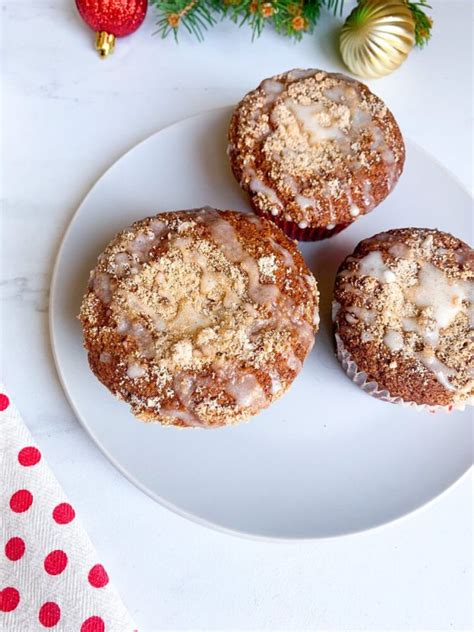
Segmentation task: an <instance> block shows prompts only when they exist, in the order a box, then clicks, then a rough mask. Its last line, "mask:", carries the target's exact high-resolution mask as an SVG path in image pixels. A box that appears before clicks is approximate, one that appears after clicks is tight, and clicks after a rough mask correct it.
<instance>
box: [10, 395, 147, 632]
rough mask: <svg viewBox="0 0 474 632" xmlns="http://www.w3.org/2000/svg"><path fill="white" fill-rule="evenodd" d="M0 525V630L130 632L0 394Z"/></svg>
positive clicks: (55, 486) (69, 511)
mask: <svg viewBox="0 0 474 632" xmlns="http://www.w3.org/2000/svg"><path fill="white" fill-rule="evenodd" d="M1 390H3V389H1ZM0 526H1V536H2V537H1V549H2V550H1V551H0V630H5V631H7V632H32V631H36V630H45V629H51V630H54V631H55V632H133V631H134V630H135V628H136V626H135V624H134V622H133V621H132V619H131V617H130V615H129V614H128V612H127V611H126V609H125V607H124V605H123V603H122V601H121V600H120V597H119V595H118V594H117V592H116V591H115V589H114V588H113V587H112V586H111V584H110V582H109V577H108V575H107V571H106V570H105V568H104V567H103V566H102V564H101V563H100V558H99V557H98V556H97V553H96V551H95V549H94V548H93V546H92V544H91V542H90V540H89V538H88V537H87V535H86V533H85V531H84V530H83V528H82V527H81V525H80V524H79V522H78V519H77V517H76V513H75V511H74V508H73V507H72V506H71V505H70V504H69V503H68V502H67V499H66V498H65V494H64V492H63V490H62V489H61V487H60V485H59V483H58V481H57V480H56V478H55V477H54V476H53V474H52V472H51V470H50V469H49V467H48V466H47V464H46V463H45V460H44V458H43V456H42V454H41V451H40V450H39V448H38V447H37V446H35V444H34V442H33V440H32V437H31V435H30V433H29V432H28V430H27V428H26V426H25V424H24V423H23V421H22V419H21V418H20V416H19V414H18V412H17V411H16V410H15V408H14V407H13V406H12V404H11V403H10V401H9V399H8V397H7V395H5V394H4V393H3V392H0Z"/></svg>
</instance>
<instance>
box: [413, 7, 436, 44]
mask: <svg viewBox="0 0 474 632" xmlns="http://www.w3.org/2000/svg"><path fill="white" fill-rule="evenodd" d="M407 4H408V8H409V9H410V11H411V12H412V14H413V18H414V20H415V45H416V46H418V47H419V48H423V46H425V44H427V43H428V40H429V39H430V37H431V28H432V26H433V20H432V19H431V18H430V17H429V16H427V15H426V13H425V12H424V11H423V9H431V8H432V7H431V6H430V5H429V4H428V3H427V2H426V0H419V1H418V2H407Z"/></svg>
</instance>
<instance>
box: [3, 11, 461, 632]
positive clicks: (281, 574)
mask: <svg viewBox="0 0 474 632" xmlns="http://www.w3.org/2000/svg"><path fill="white" fill-rule="evenodd" d="M432 4H433V5H434V12H433V14H434V17H435V20H436V28H435V32H434V37H433V40H432V43H431V44H430V45H429V46H428V48H427V49H426V50H425V51H423V52H422V53H420V52H414V53H413V54H412V55H411V57H410V59H409V60H408V62H407V63H406V64H405V65H404V66H403V67H402V68H401V69H400V70H399V71H398V72H396V73H395V74H393V75H392V76H389V77H387V78H384V79H382V80H378V81H376V82H375V81H373V82H371V85H372V87H373V88H374V90H375V91H376V92H377V93H378V94H380V96H382V97H383V98H384V99H385V100H386V101H387V103H388V104H389V105H390V107H391V109H392V110H393V112H394V113H395V115H396V116H397V118H398V120H399V122H400V125H401V127H402V129H403V130H404V132H405V134H406V135H407V136H410V137H411V138H413V139H414V140H416V141H418V142H419V143H420V144H421V145H422V146H423V147H425V148H426V149H427V150H428V151H430V152H431V153H432V154H433V155H435V156H436V157H437V158H438V159H439V160H440V161H441V162H443V163H444V164H445V165H446V166H447V167H448V168H449V169H451V170H452V171H453V172H454V173H456V174H457V176H458V178H459V179H460V180H461V181H462V182H463V183H464V184H465V185H466V186H468V187H472V161H471V136H472V101H471V98H472V97H471V88H472V84H471V83H470V78H471V77H472V60H471V57H470V43H471V40H472V31H471V25H472V10H471V3H470V1H469V0H463V1H460V2H453V1H447V0H446V1H444V2H443V1H434V0H433V2H432ZM1 19H2V27H3V35H4V36H3V38H2V62H3V63H2V65H3V68H2V70H3V123H4V124H3V137H2V166H1V171H2V173H1V175H2V204H3V208H2V253H1V255H2V260H1V276H0V298H1V309H2V321H1V325H2V356H3V358H2V360H3V361H2V372H3V375H4V379H5V381H6V383H7V385H8V387H9V391H10V393H11V394H12V395H13V396H14V398H15V400H16V403H17V405H18V406H19V408H20V409H21V411H22V413H23V415H24V418H25V420H26V422H27V424H28V426H29V427H30V429H31V431H32V432H33V434H34V435H35V437H36V439H37V440H38V442H39V443H40V445H41V446H42V448H43V451H44V453H45V455H46V456H47V457H48V459H49V461H50V464H51V466H52V467H53V469H54V471H55V473H56V475H57V476H58V478H59V480H60V481H61V483H62V484H63V486H64V488H65V490H66V492H67V493H68V495H69V496H70V499H71V501H72V502H73V503H74V504H75V505H76V507H77V509H78V512H79V515H80V517H81V519H82V521H83V523H84V525H85V527H86V529H87V530H88V531H89V534H90V536H91V538H92V540H93V541H94V543H95V544H96V546H97V548H98V550H99V551H100V555H101V557H102V560H103V562H104V564H105V565H106V567H107V568H108V569H109V571H110V574H111V576H112V577H113V579H114V580H115V582H116V584H117V586H118V588H119V590H120V592H121V594H122V596H123V599H124V601H125V603H126V604H127V605H128V607H129V609H130V611H131V612H132V614H133V615H134V616H135V618H136V621H137V624H138V625H139V628H140V630H142V631H145V630H178V629H193V630H196V629H203V630H217V629H219V630H230V629H242V630H248V629H272V630H275V629H285V630H290V629H291V630H294V629H303V628H305V629H314V630H323V629H330V630H341V629H364V630H395V629H400V630H421V629H423V630H426V629H437V630H465V629H470V627H471V626H472V623H473V621H472V607H471V603H470V595H471V590H472V564H471V558H472V555H471V554H472V535H473V518H472V477H469V476H466V477H464V479H463V480H461V481H460V482H459V483H458V484H457V485H455V486H454V487H453V488H452V489H451V490H449V492H448V493H446V494H445V495H444V496H443V497H442V498H441V499H439V500H438V501H437V502H435V503H433V504H431V505H430V506H428V507H427V508H425V509H423V510H422V511H420V512H418V513H416V514H414V515H411V516H409V517H408V518H407V519H405V520H402V521H400V522H397V523H395V524H392V525H389V526H386V527H384V528H381V529H379V530H376V531H374V532H369V533H365V534H362V535H357V536H352V537H346V538H342V539H337V540H332V541H320V542H314V543H304V544H298V543H294V544H265V543H259V542H253V541H247V540H241V539H238V538H234V537H230V536H227V535H223V534H221V533H217V532H213V531H209V530H207V529H205V528H203V527H200V526H196V525H194V524H192V523H190V522H187V521H186V520H184V519H182V518H179V517H177V516H175V515H173V514H172V513H170V512H168V511H167V510H165V509H163V508H161V507H160V506H159V505H157V504H155V503H154V502H153V501H152V500H150V499H149V498H147V497H146V496H144V495H143V494H142V493H141V492H139V491H138V490H136V489H135V488H134V487H133V486H132V485H131V484H130V483H128V482H127V481H126V480H125V479H124V478H123V477H122V476H121V475H120V474H119V473H118V472H116V471H115V469H114V468H113V467H112V466H111V465H110V464H109V463H108V462H107V461H106V460H105V458H104V457H103V456H102V454H100V453H99V451H98V450H97V449H96V448H95V446H94V445H93V444H92V442H91V441H90V440H89V439H88V437H87V436H86V435H85V433H84V432H83V430H82V429H81V427H80V426H79V425H78V423H77V422H76V420H75V418H74V416H73V414H72V412H71V410H70V408H69V406H68V404H67V402H66V400H65V398H64V395H63V393H62V391H61V388H60V386H59V384H58V380H57V377H56V373H55V369H54V366H53V363H52V360H51V352H50V347H49V336H48V329H47V300H48V285H49V279H50V272H51V267H52V263H53V261H54V258H55V255H56V251H57V248H58V245H59V243H60V240H61V236H62V234H63V231H64V229H65V228H66V226H67V224H68V222H69V220H70V218H71V216H72V214H73V212H74V210H75V208H76V207H77V205H78V203H79V202H80V200H81V199H82V197H83V196H84V194H85V193H86V192H87V190H88V189H89V187H90V186H91V185H92V183H93V182H94V181H95V180H96V178H97V177H98V176H99V175H100V174H101V173H102V172H103V170H104V169H105V168H106V167H107V166H108V165H110V164H111V162H113V161H114V160H115V159H116V158H118V157H119V156H120V155H121V154H122V153H123V152H124V151H125V150H127V149H128V148H129V147H130V146H132V145H133V144H135V143H136V142H137V141H139V140H141V139H142V138H144V137H146V136H147V135H148V134H150V133H151V132H154V131H155V130H156V129H158V128H160V127H161V126H163V125H165V124H167V123H169V122H171V121H174V120H176V119H179V118H181V117H184V116H187V115H189V114H193V113H195V112H198V111H200V110H204V109H208V108H213V107H218V106H221V105H227V104H231V103H234V102H235V101H236V100H237V99H238V98H239V97H240V96H241V95H242V94H243V93H244V92H245V91H247V90H248V89H250V88H252V87H253V86H254V85H255V84H256V83H257V82H258V81H259V80H260V79H261V78H262V77H265V76H267V75H270V74H272V73H276V72H277V71H281V70H283V69H286V68H290V67H294V66H302V67H306V66H319V67H324V68H327V69H336V70H341V65H340V62H339V59H338V57H337V55H336V52H335V44H334V42H335V38H334V36H335V32H336V30H337V28H338V21H337V20H334V19H325V20H323V21H322V23H321V26H320V27H319V29H318V31H317V34H316V36H315V37H307V38H306V39H305V40H304V42H303V43H301V44H299V45H293V44H292V43H290V42H288V41H286V40H285V39H283V38H279V37H277V36H275V35H274V34H272V33H267V34H265V35H264V37H262V38H261V39H260V40H259V41H257V42H256V43H255V44H253V45H250V43H249V41H248V35H249V34H248V32H246V31H245V30H242V31H240V32H239V31H238V30H237V28H236V27H235V26H233V25H232V24H229V23H224V24H222V25H220V26H219V27H218V28H216V29H215V30H214V31H213V32H212V33H210V34H208V37H207V42H206V43H205V44H197V43H195V42H193V41H190V40H188V39H187V38H186V37H183V38H182V41H181V43H180V44H179V46H176V45H175V44H174V43H173V41H172V39H169V40H166V41H161V40H160V39H159V38H158V37H152V35H151V34H152V32H153V30H154V15H153V11H150V12H149V16H148V18H147V21H146V24H145V25H144V26H143V27H142V29H141V30H140V31H139V32H138V33H136V34H135V35H134V36H132V37H131V38H129V39H128V40H126V41H125V40H123V41H120V42H119V45H118V49H117V51H116V54H114V56H113V57H112V58H110V59H108V60H107V61H105V62H104V61H100V60H99V59H98V58H97V57H96V55H95V53H94V52H93V51H92V49H91V33H90V32H89V31H88V30H87V28H85V27H84V26H83V24H82V23H81V21H80V19H79V18H78V16H77V14H76V10H75V7H74V3H73V2H72V0H15V1H14V2H6V1H4V2H2V18H1ZM176 186H183V183H181V182H180V181H179V173H177V174H176ZM425 186H429V183H426V182H420V188H423V187H425ZM446 212H447V213H449V212H451V210H450V209H446Z"/></svg>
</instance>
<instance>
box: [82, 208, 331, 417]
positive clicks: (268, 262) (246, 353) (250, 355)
mask: <svg viewBox="0 0 474 632" xmlns="http://www.w3.org/2000/svg"><path fill="white" fill-rule="evenodd" d="M79 318H80V320H81V321H82V325H83V330H84V346H85V348H86V349H87V352H88V356H89V363H90V366H91V369H92V371H93V372H94V373H95V375H96V376H97V377H98V378H99V380H100V381H101V382H102V383H103V384H104V385H105V386H106V387H107V388H108V389H109V390H110V391H111V392H112V393H114V394H115V395H116V396H117V397H118V398H119V399H122V400H124V401H126V402H128V403H129V404H130V406H131V409H132V412H133V414H134V415H135V416H136V417H138V418H139V419H142V420H143V421H150V422H160V423H162V424H168V425H174V426H184V427H185V426H201V427H216V426H224V425H229V424H235V423H237V422H239V421H241V420H243V419H247V418H248V417H250V416H251V415H255V414H256V413H258V412H259V411H260V410H262V409H263V408H265V407H267V406H268V405H269V404H271V402H272V401H273V400H275V399H276V398H278V397H280V396H281V395H283V393H284V392H285V391H286V390H287V389H288V387H289V386H290V384H291V383H292V381H293V380H294V378H295V377H296V375H297V374H298V372H299V371H300V369H301V366H302V363H303V361H304V360H305V358H306V356H307V355H308V353H309V351H310V349H311V347H312V346H313V343H314V335H315V332H316V330H317V327H318V322H319V318H318V292H317V287H316V281H315V279H314V277H313V276H312V274H311V273H310V271H309V270H308V268H307V267H306V264H305V262H304V260H303V258H302V256H301V254H300V253H299V251H298V249H297V248H296V246H295V244H294V243H293V242H292V241H291V240H290V239H288V237H286V235H285V234H284V233H283V231H281V230H280V229H279V228H277V227H276V226H275V225H274V224H272V223H271V222H267V221H266V220H265V219H260V218H257V217H255V216H253V215H246V214H243V213H237V212H234V211H217V210H214V209H210V208H204V209H201V210H194V211H179V212H174V213H162V214H160V215H156V216H154V217H149V218H147V219H143V220H141V221H139V222H136V223H135V224H133V225H132V226H131V227H130V228H127V229H126V230H124V231H123V232H121V233H119V234H118V235H117V236H116V237H115V238H114V239H113V240H112V241H111V242H110V244H109V245H108V246H107V248H106V249H105V251H104V253H103V254H102V255H100V257H99V259H98V263H97V266H96V268H95V269H94V270H93V271H92V273H91V276H90V282H89V288H88V290H87V293H86V295H85V297H84V299H83V302H82V306H81V311H80V316H79Z"/></svg>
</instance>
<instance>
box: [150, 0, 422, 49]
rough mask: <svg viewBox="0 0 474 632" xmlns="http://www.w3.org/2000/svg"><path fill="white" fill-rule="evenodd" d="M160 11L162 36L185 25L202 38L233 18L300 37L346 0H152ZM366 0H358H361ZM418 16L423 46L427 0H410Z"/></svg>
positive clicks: (256, 32) (256, 30) (337, 11)
mask: <svg viewBox="0 0 474 632" xmlns="http://www.w3.org/2000/svg"><path fill="white" fill-rule="evenodd" d="M149 1H150V4H152V5H154V6H155V8H156V10H157V11H158V22H157V25H158V32H159V33H160V34H161V35H162V37H166V36H167V35H169V34H170V33H173V35H174V37H175V39H177V38H178V32H179V30H180V29H181V28H182V29H185V30H186V31H188V32H189V33H190V34H191V35H194V36H195V37H196V38H197V39H198V40H199V41H202V40H203V38H204V31H206V30H207V29H208V28H210V27H211V26H214V24H216V22H217V21H218V20H219V19H222V18H224V17H228V18H230V19H231V20H232V21H233V22H235V24H237V25H238V26H243V25H244V24H247V25H248V26H250V28H251V29H252V34H253V35H252V37H253V38H255V37H258V36H259V35H260V33H261V32H262V30H263V29H264V27H265V26H266V25H267V24H271V25H272V26H273V27H274V28H275V30H276V31H277V32H278V33H281V34H282V35H287V36H288V37H293V38H294V39H301V37H302V36H303V34H304V33H311V32H312V31H313V29H314V27H315V25H316V24H317V22H318V20H319V16H320V13H321V9H323V8H324V9H327V10H329V11H331V12H332V13H334V15H342V10H343V6H344V0H149ZM361 1H362V2H363V0H359V2H361ZM407 4H408V6H409V7H410V10H411V12H412V13H413V17H414V18H415V25H416V29H415V38H416V45H417V46H420V47H422V46H424V45H425V44H426V43H427V41H428V40H429V38H430V35H431V27H432V21H431V19H430V18H429V17H428V16H427V15H426V14H425V12H424V9H427V8H428V9H430V8H431V7H430V6H429V5H428V4H427V2H426V0H418V1H417V2H410V1H409V0H407Z"/></svg>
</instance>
